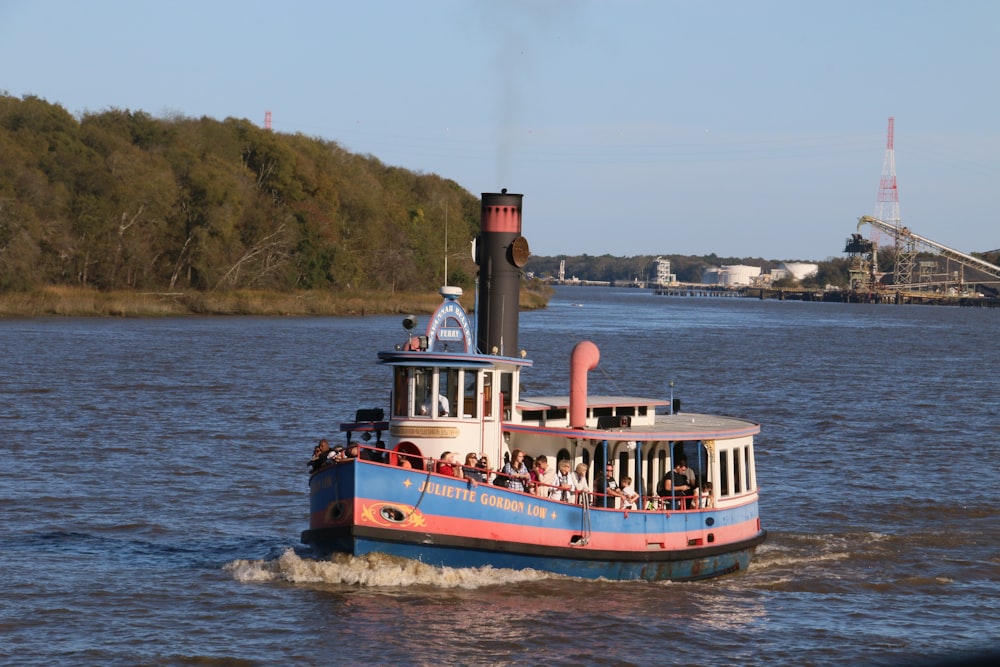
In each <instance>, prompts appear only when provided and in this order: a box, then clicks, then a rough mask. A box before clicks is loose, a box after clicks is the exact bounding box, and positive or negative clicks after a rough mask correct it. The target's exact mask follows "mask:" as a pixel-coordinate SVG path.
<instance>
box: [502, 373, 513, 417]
mask: <svg viewBox="0 0 1000 667" xmlns="http://www.w3.org/2000/svg"><path fill="white" fill-rule="evenodd" d="M513 392H514V374H513V373H500V398H501V399H502V400H503V406H502V407H503V418H504V420H505V421H506V420H509V419H510V410H511V403H512V402H513V400H514V394H513Z"/></svg>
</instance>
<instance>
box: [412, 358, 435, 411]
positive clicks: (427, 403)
mask: <svg viewBox="0 0 1000 667" xmlns="http://www.w3.org/2000/svg"><path fill="white" fill-rule="evenodd" d="M413 396H414V403H415V406H416V409H417V414H418V415H421V416H424V417H429V416H431V415H432V414H433V413H434V406H435V404H436V403H437V401H435V400H434V369H433V368H417V369H415V370H414V371H413Z"/></svg>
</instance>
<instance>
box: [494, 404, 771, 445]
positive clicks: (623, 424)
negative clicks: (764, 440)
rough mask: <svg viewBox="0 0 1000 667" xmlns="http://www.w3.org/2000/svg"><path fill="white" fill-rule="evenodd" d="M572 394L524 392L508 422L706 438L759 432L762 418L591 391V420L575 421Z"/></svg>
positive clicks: (621, 436) (644, 436)
mask: <svg viewBox="0 0 1000 667" xmlns="http://www.w3.org/2000/svg"><path fill="white" fill-rule="evenodd" d="M569 403H570V400H569V397H568V396H542V397H536V398H530V399H529V398H522V399H520V400H519V401H518V403H517V410H516V412H515V417H514V419H512V420H511V421H509V422H507V423H505V424H504V430H509V431H513V432H535V433H539V432H540V431H544V432H545V433H547V434H549V435H555V436H561V437H577V438H579V437H584V438H594V439H608V440H611V439H613V440H657V441H663V440H694V439H697V440H706V439H730V438H740V437H745V436H752V435H756V434H757V433H759V432H760V424H758V423H756V422H752V421H749V420H745V419H739V418H736V417H726V416H722V415H708V414H698V413H693V412H677V413H674V414H657V413H656V409H657V408H663V407H669V406H670V401H668V400H662V399H654V398H641V397H635V396H588V397H587V426H586V428H583V429H578V428H570V426H569Z"/></svg>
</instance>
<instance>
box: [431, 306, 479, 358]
mask: <svg viewBox="0 0 1000 667" xmlns="http://www.w3.org/2000/svg"><path fill="white" fill-rule="evenodd" d="M427 340H428V341H430V345H431V348H432V351H434V352H445V351H446V350H445V349H444V346H445V345H446V344H449V343H459V344H461V345H462V351H464V352H468V351H469V345H470V344H471V341H472V325H471V324H470V323H469V316H468V315H466V313H465V309H464V308H462V306H461V304H459V303H458V302H457V301H451V300H449V301H445V302H444V303H442V304H441V305H440V306H438V309H437V310H436V311H434V317H432V318H431V321H430V324H428V325H427ZM439 343H440V346H441V347H438V344H439ZM450 351H452V352H458V351H459V350H450Z"/></svg>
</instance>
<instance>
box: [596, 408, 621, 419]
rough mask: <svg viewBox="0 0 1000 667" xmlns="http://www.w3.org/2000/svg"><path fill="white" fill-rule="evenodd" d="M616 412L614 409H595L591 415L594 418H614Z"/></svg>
mask: <svg viewBox="0 0 1000 667" xmlns="http://www.w3.org/2000/svg"><path fill="white" fill-rule="evenodd" d="M614 410H615V409H614V408H594V409H593V410H592V411H591V413H590V414H591V415H593V416H594V417H613V416H614Z"/></svg>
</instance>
